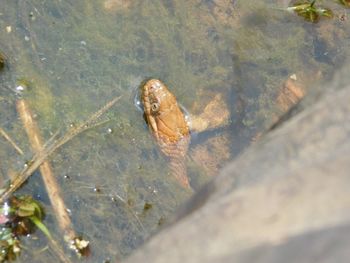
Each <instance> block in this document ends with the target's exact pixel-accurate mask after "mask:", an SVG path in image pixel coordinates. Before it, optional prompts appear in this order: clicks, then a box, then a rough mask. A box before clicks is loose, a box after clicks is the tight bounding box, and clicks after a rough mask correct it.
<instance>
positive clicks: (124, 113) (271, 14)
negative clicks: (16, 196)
mask: <svg viewBox="0 0 350 263" xmlns="http://www.w3.org/2000/svg"><path fill="white" fill-rule="evenodd" d="M285 2H286V1H277V0H276V1H271V0H270V1H267V0H266V1H252V0H248V1H220V0H217V1H199V0H198V1H185V0H176V1H167V0H163V1H160V0H159V1H157V0H156V1H147V0H146V1H122V0H119V1H117V0H115V1H112V0H106V1H103V0H100V1H60V0H55V1H42V0H40V1H39V0H31V1H23V0H17V1H6V3H5V1H2V2H0V7H1V9H0V13H1V15H0V29H1V32H0V48H1V51H2V52H4V53H6V56H7V57H8V60H9V63H8V67H7V68H6V69H5V70H3V71H2V72H1V75H0V76H1V89H0V127H1V128H3V129H4V130H6V131H7V132H8V133H9V134H10V135H11V136H12V137H13V138H14V140H15V141H16V142H17V143H18V144H19V146H20V147H21V148H22V149H23V151H24V153H25V154H24V156H19V155H18V154H17V153H16V152H15V150H14V149H13V148H12V147H11V146H10V145H9V144H8V143H7V142H6V141H5V140H3V138H1V139H0V156H1V162H0V174H1V176H2V178H7V174H8V172H9V171H10V170H13V171H18V170H21V169H22V167H23V164H24V163H25V161H26V160H29V159H30V158H31V156H32V154H31V151H30V147H29V145H28V140H27V138H26V134H25V132H24V130H23V128H22V125H21V122H20V121H19V119H18V117H17V113H16V109H15V101H16V100H17V99H18V97H19V96H22V97H23V98H25V99H26V100H27V101H28V103H29V104H30V105H31V108H32V110H33V112H34V113H35V115H36V120H37V122H38V124H39V126H40V128H41V132H42V134H43V137H44V138H45V139H46V140H47V139H49V138H50V137H51V136H52V134H54V133H55V132H56V131H58V130H59V131H60V134H63V133H64V131H65V130H67V129H68V128H69V126H70V125H71V124H78V123H80V122H81V121H82V120H84V119H86V118H87V117H88V116H90V115H91V114H92V113H94V112H95V111H97V110H98V109H99V108H100V107H102V106H103V105H104V104H105V103H107V102H108V101H109V100H110V99H111V98H113V97H115V96H119V95H121V96H122V99H121V100H120V101H119V102H118V103H117V105H116V106H114V107H113V108H112V109H111V110H110V111H109V112H108V113H107V114H106V115H105V116H104V117H103V120H107V122H105V123H104V124H102V125H100V126H97V127H96V128H93V129H90V130H88V131H86V132H84V133H83V134H80V135H79V136H77V137H75V138H74V139H73V140H71V141H70V142H69V143H67V144H66V145H65V146H63V147H62V148H60V149H58V150H57V151H56V152H55V153H54V154H53V156H52V157H51V159H50V161H51V164H52V166H53V170H54V173H55V175H56V177H57V180H58V181H59V183H60V186H61V187H62V192H63V194H64V199H65V202H66V205H67V207H68V208H69V209H70V210H71V211H72V214H71V218H72V221H73V224H74V229H75V230H76V231H77V233H79V234H82V235H83V236H84V237H86V238H87V239H89V240H90V242H91V248H92V254H91V256H90V257H89V258H87V259H86V260H83V262H103V261H104V260H107V259H111V262H113V261H115V259H120V258H124V257H125V256H127V255H128V254H129V253H131V252H132V251H133V250H134V249H135V248H137V247H138V246H140V245H141V244H142V243H143V241H144V240H145V238H147V237H148V236H149V235H150V234H152V233H154V232H156V231H157V230H158V229H159V227H160V225H162V224H163V222H166V219H167V218H168V217H169V216H170V215H171V214H172V213H173V212H174V210H175V209H176V207H178V206H179V205H180V204H181V203H182V202H184V201H185V200H186V199H187V198H188V197H189V196H190V193H188V192H186V190H184V189H182V188H181V187H180V186H179V185H178V184H177V182H176V180H175V179H173V178H172V177H171V176H169V175H168V171H167V160H166V159H165V157H164V156H162V154H161V153H160V152H159V151H158V148H157V145H156V144H155V143H154V141H153V139H152V136H151V135H150V134H149V133H148V129H147V127H146V126H145V123H144V119H143V116H142V113H140V112H139V111H138V110H137V109H136V107H135V106H134V97H135V92H134V91H135V89H137V88H138V87H139V85H140V83H141V82H142V81H143V80H145V79H147V78H150V77H155V78H159V79H161V80H163V81H164V82H165V83H166V84H167V85H168V86H169V88H170V89H171V90H172V91H173V92H174V94H175V95H176V96H177V98H178V100H179V102H180V103H181V104H182V105H183V106H184V107H185V108H186V109H187V110H188V111H189V112H190V113H191V114H200V113H201V112H202V111H203V109H204V107H205V106H206V105H207V104H208V103H210V100H211V99H212V98H213V97H214V96H215V94H218V93H220V94H222V96H223V98H224V99H223V103H226V104H227V105H228V109H229V110H230V115H231V117H230V120H231V121H230V125H229V126H226V127H223V128H220V129H216V130H214V131H209V132H205V133H202V134H197V135H196V137H195V138H193V140H192V143H191V149H190V153H189V158H188V162H187V163H188V172H189V176H190V178H191V184H192V185H193V187H194V188H195V189H198V188H199V187H200V185H202V184H203V183H205V182H206V181H207V180H209V179H210V178H212V177H213V176H215V175H213V173H214V174H216V173H217V172H218V170H219V169H220V167H222V166H223V165H225V163H227V162H228V161H229V160H232V159H233V158H234V157H235V156H236V155H238V154H239V153H240V152H241V151H242V150H244V149H245V148H246V147H247V146H248V145H249V144H250V143H251V141H252V140H254V139H255V138H257V137H258V136H259V134H260V133H262V132H263V131H264V130H265V129H266V128H268V127H269V126H270V125H271V124H272V123H273V122H274V121H275V120H276V119H277V118H278V116H280V115H281V114H282V113H283V112H284V110H282V109H281V106H280V105H279V104H278V100H277V99H276V98H277V97H278V96H279V94H280V93H281V87H282V86H283V85H282V84H283V83H284V82H285V81H286V80H287V79H288V78H289V76H291V75H293V74H296V76H297V77H298V81H301V82H302V83H303V85H304V90H305V92H308V91H309V90H311V89H312V86H313V85H315V84H317V82H319V81H323V80H324V79H327V78H329V77H330V76H332V74H333V73H334V70H335V69H336V68H338V67H340V65H341V64H342V63H343V61H344V58H345V57H346V56H347V50H349V35H350V31H349V28H350V27H349V19H348V16H349V10H348V9H345V8H344V7H342V6H341V5H338V4H337V3H335V2H334V3H327V2H326V1H323V2H324V3H325V4H327V5H328V6H329V7H330V8H332V9H333V11H334V12H335V14H336V16H335V17H334V18H333V19H331V20H327V19H324V20H321V21H320V22H319V23H318V24H311V23H308V22H305V21H304V20H302V18H300V17H297V16H295V15H293V14H291V13H288V12H285V11H281V10H279V9H278V7H285V6H286V3H285ZM320 2H322V1H320ZM344 17H345V19H343V18H344ZM8 27H10V28H11V32H9V33H8V29H6V28H8ZM22 83H25V84H26V87H27V89H26V90H24V91H23V92H21V95H19V94H18V93H15V92H13V90H15V89H16V87H18V86H19V85H21V84H22ZM203 162H204V163H205V164H207V165H209V168H208V167H206V166H205V165H203ZM20 192H21V193H27V194H31V195H33V196H34V197H36V198H37V199H39V200H40V201H42V202H43V203H44V205H45V207H46V211H47V217H46V220H45V221H44V223H45V224H46V225H47V226H48V228H49V229H50V231H51V232H52V234H53V235H54V236H55V238H56V239H57V240H60V238H61V237H60V231H59V230H58V228H57V224H56V222H55V219H54V216H53V214H52V210H51V208H50V205H49V201H48V198H47V196H46V192H45V189H44V188H43V186H42V180H41V179H40V174H39V172H36V173H35V174H34V175H33V176H32V177H31V179H30V180H29V182H28V183H27V184H26V185H25V186H24V187H23V188H22V189H21V190H20ZM36 236H38V237H39V240H35V239H34V240H33V238H28V239H24V244H25V246H26V247H28V250H24V251H23V253H22V257H21V258H20V259H19V260H18V261H19V262H22V261H23V262H25V261H26V260H28V259H31V262H52V257H53V253H52V251H50V250H43V251H42V250H41V249H42V248H43V247H45V244H46V243H45V238H44V236H43V235H42V234H41V233H39V232H37V233H35V234H34V237H36ZM61 244H63V243H61ZM33 260H34V261H33ZM72 261H73V262H74V261H77V260H75V258H74V257H72Z"/></svg>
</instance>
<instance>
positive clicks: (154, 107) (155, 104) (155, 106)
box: [151, 102, 159, 112]
mask: <svg viewBox="0 0 350 263" xmlns="http://www.w3.org/2000/svg"><path fill="white" fill-rule="evenodd" d="M151 110H152V112H158V110H159V103H158V102H153V103H152V104H151Z"/></svg>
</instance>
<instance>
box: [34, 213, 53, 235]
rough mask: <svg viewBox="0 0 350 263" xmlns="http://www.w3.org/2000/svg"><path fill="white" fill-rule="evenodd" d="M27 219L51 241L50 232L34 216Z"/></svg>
mask: <svg viewBox="0 0 350 263" xmlns="http://www.w3.org/2000/svg"><path fill="white" fill-rule="evenodd" d="M29 219H30V220H31V221H32V222H33V223H34V224H35V225H36V227H37V228H39V229H40V230H41V231H42V232H43V233H44V234H45V235H46V236H47V237H48V238H49V239H52V237H51V234H50V231H49V230H48V229H47V227H46V226H45V225H44V224H43V223H42V222H41V221H40V219H38V218H37V217H36V216H31V217H29Z"/></svg>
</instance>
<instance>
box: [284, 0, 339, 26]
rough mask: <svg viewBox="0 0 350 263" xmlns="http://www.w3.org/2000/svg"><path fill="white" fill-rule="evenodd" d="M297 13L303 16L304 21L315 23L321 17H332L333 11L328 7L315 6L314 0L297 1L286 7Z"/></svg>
mask: <svg viewBox="0 0 350 263" xmlns="http://www.w3.org/2000/svg"><path fill="white" fill-rule="evenodd" d="M287 10H288V11H293V12H295V13H296V14H297V15H299V16H301V17H303V18H304V19H305V20H306V21H309V22H312V23H316V22H318V21H319V19H320V18H321V17H327V18H332V17H333V12H332V10H330V9H329V8H325V7H321V6H316V0H313V1H311V2H310V1H297V2H295V3H294V4H293V5H292V6H290V7H288V8H287Z"/></svg>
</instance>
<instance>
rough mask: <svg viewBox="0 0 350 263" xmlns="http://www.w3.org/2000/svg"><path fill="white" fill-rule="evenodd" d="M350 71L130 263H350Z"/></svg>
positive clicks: (236, 165) (315, 94)
mask: <svg viewBox="0 0 350 263" xmlns="http://www.w3.org/2000/svg"><path fill="white" fill-rule="evenodd" d="M349 70H350V66H348V67H347V68H345V70H344V74H342V75H340V76H339V77H338V78H336V79H335V80H333V82H332V83H330V84H328V85H326V86H324V87H322V88H318V89H316V91H315V92H313V94H309V95H308V96H306V98H305V99H304V101H303V102H301V103H300V105H298V108H297V109H295V110H294V111H293V112H294V113H293V114H292V115H290V116H291V117H290V118H289V119H287V120H286V121H285V122H283V123H280V124H279V125H277V126H276V127H275V128H274V129H272V130H271V131H270V132H269V133H267V134H266V135H265V136H263V137H262V138H261V140H260V141H259V142H257V143H255V144H254V145H252V147H250V148H249V149H248V150H247V151H246V152H245V153H243V154H242V155H241V156H240V157H238V158H237V159H236V160H234V161H233V162H232V163H231V164H230V165H229V166H227V167H226V169H224V170H223V171H222V172H221V174H220V175H219V176H218V177H216V178H214V180H213V181H211V182H210V183H209V184H208V185H206V186H205V187H204V188H203V189H202V190H201V191H200V192H199V193H198V194H196V195H195V196H194V197H193V199H192V200H190V202H189V203H188V204H187V205H186V206H184V207H183V208H182V210H180V211H179V212H178V214H177V216H176V217H175V218H174V219H173V222H172V223H171V224H170V225H169V226H168V227H166V228H165V229H163V231H161V232H160V233H158V234H157V235H156V236H155V237H153V238H152V239H151V240H150V241H149V242H147V243H146V244H145V245H144V246H143V248H141V249H140V250H138V251H136V252H135V253H134V254H133V255H132V256H131V257H130V258H129V259H127V260H126V262H127V263H136V262H153V263H157V262H168V263H175V262H191V263H197V262H198V263H199V262H204V263H205V262H208V263H209V262H219V263H220V262H330V261H333V262H347V260H348V258H349V256H350V249H349V248H350V242H349V241H350V239H349V233H350V228H349V226H350V198H349V197H350V191H349V184H350V174H349V172H348V171H349V170H350V140H349V139H350V104H349V101H350V76H348V74H347V73H346V72H348V71H349ZM311 93H312V92H311Z"/></svg>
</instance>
